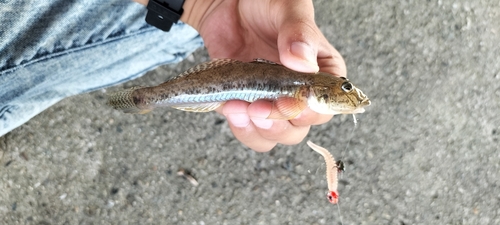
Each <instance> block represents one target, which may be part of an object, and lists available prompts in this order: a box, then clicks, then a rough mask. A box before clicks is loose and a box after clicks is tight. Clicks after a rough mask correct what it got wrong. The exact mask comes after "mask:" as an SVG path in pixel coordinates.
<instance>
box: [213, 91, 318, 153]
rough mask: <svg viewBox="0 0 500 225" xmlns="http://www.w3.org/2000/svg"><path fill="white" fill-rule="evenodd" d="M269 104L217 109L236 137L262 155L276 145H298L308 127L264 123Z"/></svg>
mask: <svg viewBox="0 0 500 225" xmlns="http://www.w3.org/2000/svg"><path fill="white" fill-rule="evenodd" d="M271 108H272V103H271V102H267V101H257V102H254V103H252V104H249V103H247V102H243V101H228V102H227V103H226V104H224V106H223V107H221V108H219V109H217V111H218V112H219V113H222V114H223V115H224V116H226V118H227V120H228V122H229V127H230V128H231V131H232V132H233V134H234V135H235V137H236V138H237V139H238V140H239V141H241V142H242V143H243V144H244V145H246V146H248V147H249V148H251V149H253V150H255V151H258V152H265V151H269V150H271V149H272V148H273V147H274V146H276V144H278V143H281V144H285V145H292V144H297V143H299V142H301V141H302V140H303V139H304V137H305V136H306V135H307V133H308V132H309V128H310V126H309V125H307V123H306V122H304V123H303V124H301V125H294V124H292V123H290V122H289V121H288V120H270V119H265V118H266V117H267V116H268V115H269V114H270V113H271Z"/></svg>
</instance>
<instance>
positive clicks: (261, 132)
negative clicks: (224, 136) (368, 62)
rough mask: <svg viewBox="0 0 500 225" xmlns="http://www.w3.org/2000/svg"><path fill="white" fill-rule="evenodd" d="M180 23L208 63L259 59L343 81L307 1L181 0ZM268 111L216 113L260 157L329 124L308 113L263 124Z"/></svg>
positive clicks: (248, 108) (265, 105) (234, 107)
mask: <svg viewBox="0 0 500 225" xmlns="http://www.w3.org/2000/svg"><path fill="white" fill-rule="evenodd" d="M137 1H142V3H146V1H147V0H146V1H145V0H137ZM146 4H147V3H146ZM181 20H182V21H183V22H185V23H187V24H189V25H191V26H193V27H194V28H195V29H196V30H197V31H198V32H199V33H200V35H201V36H202V38H203V40H204V42H205V46H206V47H207V50H208V53H209V55H210V57H211V58H232V59H239V60H242V61H251V60H253V59H254V58H264V59H267V60H271V61H274V62H280V63H281V64H283V65H284V66H286V67H288V68H290V69H293V70H296V71H300V72H318V70H319V71H323V72H327V73H331V74H333V75H334V76H342V77H345V76H346V67H345V63H344V60H343V59H342V56H341V55H340V54H339V53H338V51H337V50H335V48H334V47H333V46H332V45H331V44H330V43H329V42H328V40H326V38H325V37H324V35H323V34H322V33H321V31H320V30H319V28H318V27H317V26H316V24H315V21H314V8H313V4H312V2H311V0H295V1H288V0H259V1H253V0H224V1H221V0H211V1H209V0H204V1H196V0H186V1H185V3H184V14H183V15H182V17H181ZM271 108H272V103H271V102H268V101H256V102H253V103H248V102H243V101H228V102H227V103H226V104H224V106H222V107H220V108H219V109H217V112H219V113H221V114H222V115H224V116H225V117H226V118H227V120H228V122H229V126H230V128H231V131H232V132H233V134H234V135H235V137H236V138H237V139H238V140H240V141H241V142H242V143H243V144H245V145H246V146H248V147H250V148H251V149H253V150H255V151H259V152H263V151H269V150H271V149H272V148H273V147H274V146H275V145H276V144H277V143H281V144H285V145H292V144H297V143H299V142H301V141H302V139H303V138H304V137H305V136H306V135H307V133H308V132H309V129H310V126H311V125H316V124H322V123H325V122H327V121H329V120H330V119H331V118H332V115H321V114H318V113H316V112H313V111H312V110H310V109H308V108H307V109H305V110H304V111H303V112H302V113H301V114H299V115H298V116H297V117H296V118H294V119H291V120H272V119H266V118H267V117H268V116H269V114H270V113H271Z"/></svg>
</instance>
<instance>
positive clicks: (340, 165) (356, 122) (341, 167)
mask: <svg viewBox="0 0 500 225" xmlns="http://www.w3.org/2000/svg"><path fill="white" fill-rule="evenodd" d="M352 118H353V120H354V121H353V122H354V127H353V128H352V130H351V134H350V138H349V141H347V145H346V146H345V149H344V150H343V151H342V153H340V160H339V161H337V162H338V163H337V167H338V169H339V171H340V170H342V171H343V170H344V163H343V162H342V160H343V159H344V154H345V152H346V151H347V149H348V148H349V145H350V144H351V140H352V138H353V137H354V130H356V127H357V126H358V120H357V119H356V115H355V114H352ZM343 175H344V173H341V174H340V176H343ZM337 211H338V213H339V220H340V224H341V225H343V224H344V222H343V221H342V213H341V212H340V202H339V203H337Z"/></svg>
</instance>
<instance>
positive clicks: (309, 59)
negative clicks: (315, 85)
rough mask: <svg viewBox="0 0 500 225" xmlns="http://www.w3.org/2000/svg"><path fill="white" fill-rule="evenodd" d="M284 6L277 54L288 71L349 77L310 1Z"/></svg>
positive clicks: (303, 0)
mask: <svg viewBox="0 0 500 225" xmlns="http://www.w3.org/2000/svg"><path fill="white" fill-rule="evenodd" d="M286 2H287V1H284V3H283V5H281V8H280V12H279V13H278V14H277V15H278V17H279V18H280V19H278V22H277V23H278V24H277V26H278V27H277V29H278V51H279V56H280V61H281V63H282V64H283V65H285V66H286V67H288V68H290V69H293V70H296V71H300V72H307V73H314V72H318V71H323V72H328V73H331V74H334V75H336V76H343V77H345V76H346V66H345V62H344V60H343V58H342V56H341V55H340V53H339V52H338V51H337V50H336V49H335V48H334V47H333V46H332V45H331V44H330V43H329V42H328V40H327V39H326V38H325V37H324V35H323V34H322V33H321V31H320V30H319V28H318V26H317V25H316V23H315V21H314V7H313V4H312V2H311V1H309V0H301V1H294V4H289V3H286Z"/></svg>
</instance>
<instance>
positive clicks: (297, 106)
mask: <svg viewBox="0 0 500 225" xmlns="http://www.w3.org/2000/svg"><path fill="white" fill-rule="evenodd" d="M305 108H307V102H305V101H301V100H299V99H297V98H292V97H287V98H278V99H277V100H275V101H274V102H273V108H272V109H271V114H269V116H268V117H267V119H276V120H290V119H293V118H295V117H296V116H298V115H299V114H300V113H301V112H302V111H304V109H305Z"/></svg>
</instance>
